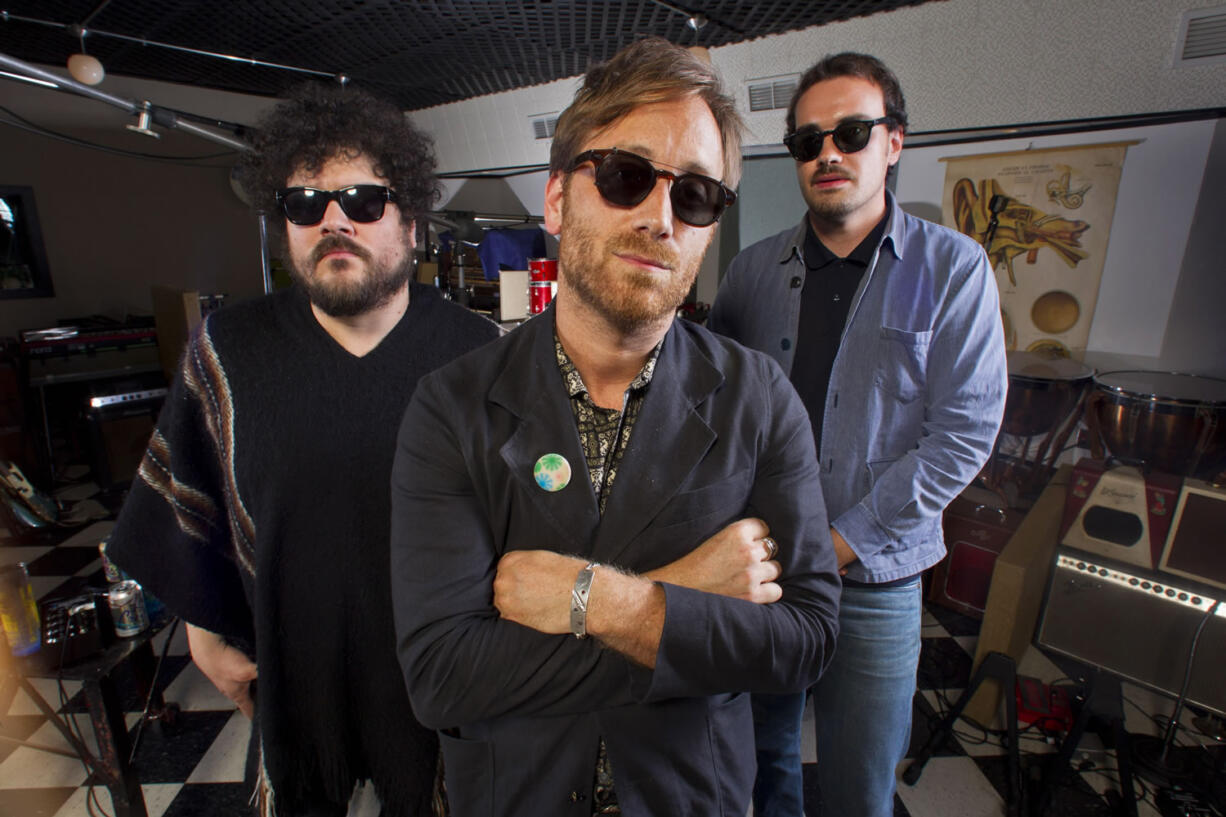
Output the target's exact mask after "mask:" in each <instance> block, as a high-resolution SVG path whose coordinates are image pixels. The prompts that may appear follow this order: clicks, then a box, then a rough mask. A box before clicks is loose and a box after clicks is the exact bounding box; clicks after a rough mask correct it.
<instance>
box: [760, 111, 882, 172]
mask: <svg viewBox="0 0 1226 817" xmlns="http://www.w3.org/2000/svg"><path fill="white" fill-rule="evenodd" d="M889 121H891V120H890V117H888V116H883V117H881V118H880V119H848V120H847V121H846V122H840V123H839V124H837V125H835V126H834V127H833V128H831V129H830V130H821V129H820V128H818V127H817V126H816V125H806V126H805V127H803V128H801V129H800V130H798V131H795V132H793V133H789V134H788V135H787V136H785V137H783V144H785V145H787V146H788V153H790V154H792V158H793V159H795V160H796V161H798V162H811V161H813V160H814V159H816V158H817V157H818V156H820V155H821V152H822V143H823V142H825V141H826V137H827V136H829V137H831V138H832V139H833V140H834V146H835V147H836V148H838V149H839V152H840V153H856V152H857V151H861V150H864V147H865V145H867V144H868V140H869V139H870V138H872V136H873V128H874V127H876V126H877V125H884V124H885V123H887V122H889Z"/></svg>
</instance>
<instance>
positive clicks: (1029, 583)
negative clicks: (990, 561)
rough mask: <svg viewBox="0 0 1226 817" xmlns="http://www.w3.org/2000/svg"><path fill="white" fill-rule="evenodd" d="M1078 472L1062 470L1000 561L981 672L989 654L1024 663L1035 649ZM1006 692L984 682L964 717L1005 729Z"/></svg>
mask: <svg viewBox="0 0 1226 817" xmlns="http://www.w3.org/2000/svg"><path fill="white" fill-rule="evenodd" d="M1072 471H1073V469H1072V466H1070V465H1062V466H1060V469H1059V470H1058V471H1057V472H1056V473H1055V475H1054V476H1053V477H1052V479H1051V482H1049V483H1048V484H1047V487H1046V488H1045V489H1044V490H1043V493H1042V494H1041V495H1040V496H1039V499H1038V501H1037V502H1035V504H1034V507H1032V508H1031V509H1030V512H1029V513H1028V514H1026V518H1025V519H1023V520H1022V524H1021V525H1020V526H1019V527H1018V529H1017V532H1016V533H1014V534H1013V536H1012V538H1010V539H1009V544H1007V545H1006V546H1005V549H1004V550H1002V551H1001V552H1000V555H999V556H998V557H997V558H996V567H995V568H994V569H993V571H992V585H991V588H990V589H989V590H988V604H987V609H986V610H985V611H984V614H983V625H982V626H981V627H980V628H979V645H978V647H977V648H976V649H975V663H974V667H975V669H978V667H979V665H980V664H981V663H982V662H983V658H984V656H986V655H987V654H988V653H989V652H999V653H1004V654H1005V655H1007V656H1009V657H1010V658H1012V659H1013V661H1014V663H1021V660H1022V656H1023V655H1025V653H1026V649H1027V648H1028V647H1029V646H1030V642H1031V639H1032V638H1033V637H1034V630H1035V625H1036V624H1037V622H1038V620H1039V613H1040V612H1041V611H1040V607H1041V606H1042V604H1043V591H1044V589H1045V588H1046V587H1047V577H1048V574H1049V573H1050V571H1051V564H1052V559H1053V557H1054V554H1055V551H1056V545H1057V544H1058V542H1059V538H1060V519H1061V516H1062V515H1063V513H1064V497H1065V494H1066V493H1067V492H1068V484H1069V480H1070V475H1071V474H1072ZM1001 691H1002V690H1001V688H1000V684H999V683H998V682H996V681H993V680H991V679H989V680H986V681H984V683H983V686H981V687H980V688H979V691H978V692H976V693H975V697H973V698H971V700H970V703H969V704H967V706H966V710H965V712H964V713H963V714H964V715H965V716H966V717H968V718H970V719H971V720H973V721H976V722H978V723H980V724H983V725H984V726H992V725H994V724H997V723H999V722H1000V721H999V718H1000V714H999V713H1000V702H1001V697H1000V696H1001ZM1009 694H1010V695H1012V694H1013V690H1009Z"/></svg>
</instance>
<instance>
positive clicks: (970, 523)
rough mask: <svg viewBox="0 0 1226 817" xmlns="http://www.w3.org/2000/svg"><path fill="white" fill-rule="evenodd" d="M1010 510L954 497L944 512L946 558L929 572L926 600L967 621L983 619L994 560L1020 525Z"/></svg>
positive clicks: (1015, 515) (1020, 518)
mask: <svg viewBox="0 0 1226 817" xmlns="http://www.w3.org/2000/svg"><path fill="white" fill-rule="evenodd" d="M1022 519H1023V515H1022V513H1021V512H1020V511H1017V510H1015V509H1012V508H1005V509H1001V508H993V507H989V506H986V505H980V504H976V503H975V502H973V501H971V500H968V499H966V498H965V497H961V496H958V497H954V501H953V502H951V503H950V505H949V507H948V508H946V510H945V516H944V518H943V520H942V525H943V527H944V528H945V549H946V550H947V551H948V554H947V555H946V556H945V558H944V559H943V560H942V561H941V562H939V563H938V564H937V565H935V566H934V567H933V568H932V581H931V583H930V584H929V587H928V600H929V601H934V602H936V603H937V604H940V605H942V606H944V607H949V608H950V609H952V610H957V611H958V612H959V613H962V614H963V615H966V616H970V617H971V618H978V619H982V618H983V613H984V610H986V609H987V604H988V589H989V587H991V584H992V571H993V570H994V569H995V567H996V557H997V556H999V555H1000V552H1001V551H1002V550H1004V549H1005V545H1007V544H1009V540H1010V539H1011V538H1013V534H1014V532H1015V531H1016V530H1017V528H1018V526H1019V525H1021V524H1022Z"/></svg>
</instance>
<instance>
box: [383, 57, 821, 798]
mask: <svg viewBox="0 0 1226 817" xmlns="http://www.w3.org/2000/svg"><path fill="white" fill-rule="evenodd" d="M739 128H740V122H739V117H738V116H737V114H736V112H735V107H734V103H733V101H732V100H731V99H730V98H729V97H728V96H726V95H725V94H724V93H723V92H722V90H721V87H720V83H719V80H718V78H717V77H716V75H715V74H714V71H713V70H712V68H711V66H710V65H708V64H707V63H705V62H702V61H701V60H699V59H697V58H696V57H694V56H693V55H691V54H690V53H688V52H686V51H685V50H684V49H680V48H677V47H676V46H673V45H670V44H668V43H666V42H664V41H663V40H658V39H649V40H642V41H639V42H637V43H635V44H633V45H631V46H629V47H628V48H626V49H624V50H623V51H621V52H620V53H618V54H617V55H616V56H615V57H614V58H613V59H612V60H611V61H610V62H609V63H607V64H604V65H600V66H597V67H595V68H593V69H591V70H590V71H589V72H588V74H587V76H586V77H585V80H584V84H583V87H582V88H581V89H580V90H579V92H578V94H577V95H576V98H575V101H574V103H573V104H572V105H571V106H570V107H569V108H568V109H567V110H566V111H565V112H564V113H563V114H562V116H561V117H560V118H559V120H558V126H557V131H556V133H555V135H554V143H553V146H552V150H551V155H550V176H549V181H548V183H547V186H546V190H545V223H546V227H547V228H548V229H549V230H550V231H551V232H553V233H556V234H558V235H559V238H560V250H559V252H560V258H559V265H558V273H559V280H558V292H557V297H556V299H555V300H554V302H553V306H552V307H551V308H550V309H548V310H546V311H545V312H544V313H542V314H541V315H540V316H538V317H536V318H534V319H533V320H531V321H529V322H528V324H527V325H525V326H523V327H522V328H520V329H518V330H516V331H515V332H512V333H511V334H510V335H508V336H507V337H504V338H502V339H501V340H499V341H497V342H495V343H494V344H491V345H490V346H488V347H486V348H485V349H483V350H482V352H481V354H480V355H468V356H466V357H464V358H462V359H460V360H459V361H456V362H455V363H454V364H451V365H449V366H447V367H444V368H443V369H441V370H439V371H438V372H435V373H434V374H432V375H430V376H428V377H426V378H423V380H422V383H421V386H420V388H419V389H418V391H417V394H416V395H415V396H414V398H413V400H412V402H411V403H410V406H409V409H408V411H407V412H406V414H405V421H404V424H403V426H402V427H401V435H400V438H399V440H398V443H397V452H396V460H395V464H394V466H393V476H392V510H393V519H392V582H393V589H392V595H393V605H394V608H395V614H396V628H397V632H398V634H399V642H398V648H399V650H400V660H401V666H402V667H403V669H404V675H405V679H406V682H407V684H408V687H409V696H410V699H411V700H412V702H413V708H414V711H415V712H416V713H417V715H418V717H420V718H421V720H422V722H423V723H425V724H426V725H427V726H433V727H436V728H438V729H440V730H441V738H440V739H441V742H442V746H443V754H444V761H445V763H444V766H445V769H446V783H447V792H448V797H449V800H450V804H451V808H452V814H453V815H454V817H476V816H477V815H480V816H481V817H489V815H523V817H539V815H562V814H567V815H576V817H579V816H580V815H583V816H584V817H586V816H587V815H594V814H620V813H623V812H624V813H626V814H638V815H648V814H656V815H664V814H668V815H702V816H703V817H711V816H713V815H724V816H725V817H743V815H744V814H745V809H746V807H747V805H748V802H749V793H750V786H751V784H752V780H753V725H752V718H751V714H750V708H749V700H748V695H746V694H744V693H745V692H746V691H750V690H753V691H760V692H775V693H783V692H796V691H800V690H803V689H804V688H805V687H806V686H807V685H808V684H810V683H811V682H812V680H813V679H815V678H816V677H817V675H818V674H819V673H820V671H821V668H822V667H823V666H824V665H825V663H826V662H827V660H828V659H829V657H830V651H831V645H832V643H833V638H834V634H835V630H834V622H835V618H836V615H837V610H836V604H835V599H836V597H837V593H838V578H837V575H836V573H835V566H834V558H833V553H832V551H831V546H830V542H829V538H828V536H829V534H828V532H827V525H826V519H825V516H824V514H823V511H822V503H821V502H820V501H816V502H815V501H813V499H812V498H813V496H814V495H820V492H821V486H820V484H819V478H818V474H817V468H816V462H815V460H814V458H813V447H812V440H811V438H810V433H809V427H808V424H807V422H806V421H805V415H804V408H803V406H802V405H801V404H800V402H799V400H798V399H797V397H796V395H795V393H794V391H793V390H792V388H791V387H790V386H789V385H788V384H787V381H786V379H785V378H784V377H783V375H782V372H781V371H780V370H779V368H778V366H776V365H775V364H774V363H773V362H772V361H770V359H769V358H767V357H766V356H764V355H761V354H758V353H756V352H751V351H749V350H746V349H744V348H743V347H741V346H739V345H737V344H734V343H732V342H730V341H727V340H724V339H721V338H718V337H715V336H713V335H711V334H710V333H708V332H707V331H706V330H705V329H702V328H701V327H698V326H696V325H694V324H691V323H688V322H685V321H677V320H675V313H676V310H677V307H678V306H679V305H680V303H681V301H682V299H683V298H684V297H685V295H686V293H687V292H688V291H689V289H690V287H691V286H692V284H693V282H694V279H695V276H696V275H697V271H698V266H699V263H700V262H701V259H702V255H703V253H704V252H705V250H706V248H707V246H708V244H709V243H710V241H711V237H712V233H713V232H714V223H715V221H716V219H717V218H718V217H719V216H720V214H721V213H722V212H723V210H724V209H725V207H726V206H728V205H730V204H731V203H732V202H733V200H734V199H735V194H734V193H733V192H732V190H731V189H730V188H731V186H732V185H734V184H735V183H736V180H737V178H738V177H739V175H740V131H739ZM721 180H722V181H721ZM423 426H428V427H430V428H433V429H435V433H433V434H430V435H422V434H417V433H415V432H414V429H418V428H421V427H423ZM747 514H748V515H751V517H758V518H750V519H747V520H742V521H740V522H734V523H733V524H732V525H731V526H729V527H727V528H723V526H725V525H727V524H728V523H729V522H730V521H731V520H736V519H738V518H739V517H741V516H745V515H747ZM759 518H760V519H759ZM761 519H765V520H767V521H768V522H769V523H770V531H769V533H770V535H769V536H767V531H766V528H765V526H764V525H763V523H762V522H761ZM721 528H723V531H722V532H720V531H721ZM706 537H712V539H710V540H709V541H707V542H705V543H704V542H703V540H704V538H706ZM729 544H731V547H728V549H727V550H726V551H724V552H725V554H726V555H725V556H723V557H722V558H717V559H712V558H711V556H712V552H713V550H718V549H720V548H722V547H724V546H727V545H729ZM746 557H749V558H746ZM741 562H744V563H745V565H744V567H739V566H736V565H740V564H741ZM704 563H705V566H704ZM719 564H722V565H723V566H724V567H725V569H730V570H732V572H738V571H739V573H740V574H741V577H740V580H741V583H742V585H743V587H742V588H741V589H739V590H738V589H730V588H729V587H726V586H724V585H725V583H722V582H720V581H707V580H705V579H703V578H701V577H702V576H703V575H704V574H710V575H712V576H713V575H714V574H716V573H717V572H718V571H716V570H715V569H714V567H715V566H716V565H719ZM734 595H735V596H739V597H733V596H734Z"/></svg>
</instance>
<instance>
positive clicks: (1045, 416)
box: [1001, 351, 1094, 437]
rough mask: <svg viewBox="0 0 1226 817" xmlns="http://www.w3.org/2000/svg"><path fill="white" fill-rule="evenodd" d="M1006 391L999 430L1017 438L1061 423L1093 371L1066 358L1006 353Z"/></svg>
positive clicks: (1070, 410) (1034, 433)
mask: <svg viewBox="0 0 1226 817" xmlns="http://www.w3.org/2000/svg"><path fill="white" fill-rule="evenodd" d="M1007 358H1008V365H1009V394H1008V397H1006V399H1005V417H1004V421H1003V422H1002V424H1001V430H1002V431H1004V432H1005V433H1007V434H1014V435H1016V436H1019V437H1032V436H1034V435H1036V434H1048V433H1050V432H1052V431H1054V430H1056V429H1057V428H1059V427H1060V426H1062V425H1063V424H1064V422H1065V420H1066V419H1068V417H1069V415H1070V414H1071V413H1072V412H1073V411H1074V410H1075V409H1076V408H1077V404H1078V403H1079V402H1080V401H1081V396H1082V395H1083V394H1084V393H1085V390H1086V388H1087V387H1089V385H1090V383H1091V382H1092V381H1093V379H1094V370H1093V369H1092V368H1090V367H1089V366H1087V365H1085V364H1084V363H1080V362H1078V361H1076V360H1072V359H1071V358H1067V357H1050V356H1048V355H1045V354H1042V353H1040V352H1016V351H1015V352H1008V353H1007Z"/></svg>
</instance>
